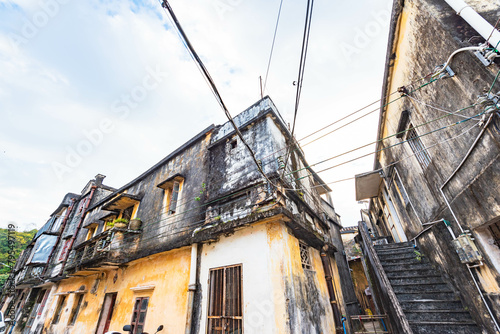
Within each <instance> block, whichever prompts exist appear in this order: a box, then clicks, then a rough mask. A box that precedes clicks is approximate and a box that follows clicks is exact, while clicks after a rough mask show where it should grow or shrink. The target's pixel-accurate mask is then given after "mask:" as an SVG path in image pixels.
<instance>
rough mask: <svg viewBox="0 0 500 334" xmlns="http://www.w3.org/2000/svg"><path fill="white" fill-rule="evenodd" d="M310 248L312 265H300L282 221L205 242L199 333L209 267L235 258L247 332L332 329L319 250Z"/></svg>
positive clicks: (305, 332)
mask: <svg viewBox="0 0 500 334" xmlns="http://www.w3.org/2000/svg"><path fill="white" fill-rule="evenodd" d="M310 251H311V261H312V270H304V269H302V266H301V261H300V251H299V242H298V240H297V239H296V238H295V237H294V236H293V235H292V234H291V233H290V232H289V231H288V229H287V228H286V226H285V224H284V223H283V222H281V221H274V222H269V223H262V224H258V225H252V226H249V227H246V228H244V229H242V230H238V231H236V232H235V233H234V234H232V235H228V236H225V237H221V238H220V240H219V241H218V242H214V243H211V244H208V245H204V246H203V250H202V254H201V268H200V283H201V290H202V296H203V297H202V300H203V302H202V304H201V310H202V312H201V315H200V319H199V320H200V327H199V331H198V333H205V332H206V326H207V301H208V292H207V287H208V283H207V282H208V275H209V270H210V269H211V268H217V267H222V266H228V265H233V264H241V265H242V275H243V281H242V288H243V303H244V306H243V312H244V320H243V328H244V331H245V333H248V334H251V333H263V334H264V333H300V334H309V333H332V332H334V329H335V328H334V322H333V314H332V310H331V307H330V305H329V298H328V291H327V287H326V282H325V279H324V277H325V275H324V271H323V267H322V264H321V259H320V255H319V251H318V250H315V249H313V248H311V249H310ZM336 278H337V279H338V276H337V277H336Z"/></svg>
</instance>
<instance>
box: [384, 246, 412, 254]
mask: <svg viewBox="0 0 500 334" xmlns="http://www.w3.org/2000/svg"><path fill="white" fill-rule="evenodd" d="M414 252H415V248H413V247H401V248H394V249H377V254H382V255H386V254H408V253H411V254H415V253H414Z"/></svg>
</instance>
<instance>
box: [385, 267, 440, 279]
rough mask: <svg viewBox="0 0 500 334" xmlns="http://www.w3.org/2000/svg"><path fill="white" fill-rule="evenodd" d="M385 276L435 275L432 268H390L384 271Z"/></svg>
mask: <svg viewBox="0 0 500 334" xmlns="http://www.w3.org/2000/svg"><path fill="white" fill-rule="evenodd" d="M385 273H386V274H387V277H389V278H393V277H414V276H426V275H432V276H435V275H436V271H435V270H434V269H412V270H391V271H387V270H386V271H385Z"/></svg>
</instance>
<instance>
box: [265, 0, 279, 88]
mask: <svg viewBox="0 0 500 334" xmlns="http://www.w3.org/2000/svg"><path fill="white" fill-rule="evenodd" d="M282 5H283V0H281V1H280V8H279V9H278V18H277V19H276V26H275V27H274V36H273V42H272V43H271V52H270V53H269V61H268V62H267V70H266V77H265V79H264V88H263V89H262V90H263V91H264V92H265V91H266V86H267V77H268V75H269V68H270V67H271V59H272V58H273V51H274V43H275V41H276V33H277V32H278V25H279V22H280V16H281V7H282Z"/></svg>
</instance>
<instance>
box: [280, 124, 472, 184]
mask: <svg viewBox="0 0 500 334" xmlns="http://www.w3.org/2000/svg"><path fill="white" fill-rule="evenodd" d="M479 123H480V122H476V123H474V125H472V126H471V127H469V128H468V129H466V130H465V131H462V132H461V133H459V134H458V135H456V136H454V137H451V138H448V139H446V140H443V141H439V142H437V143H435V144H433V145H431V146H427V147H424V148H423V149H421V150H419V151H417V152H414V153H413V154H410V155H407V156H406V157H404V158H401V159H399V160H397V161H394V162H392V163H390V164H388V165H387V166H385V167H381V168H379V169H376V170H374V171H373V172H374V173H376V172H381V171H383V170H384V169H386V168H388V167H391V166H393V165H396V164H397V163H399V162H401V161H404V160H407V159H409V158H411V157H413V156H416V155H417V154H419V153H422V152H424V151H426V150H429V149H431V148H434V147H436V146H438V145H441V144H444V143H446V142H448V141H451V140H454V139H457V138H459V137H461V136H463V135H464V134H466V133H468V132H470V131H471V130H472V129H473V128H475V127H476V126H478V125H479ZM355 178H356V177H355V176H352V177H348V178H345V179H340V180H336V181H332V182H326V183H325V185H329V184H334V183H340V182H344V181H349V180H354V179H355ZM319 187H323V185H316V186H313V187H309V188H306V189H314V188H319ZM285 189H287V190H296V191H298V190H301V189H294V188H285Z"/></svg>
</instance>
